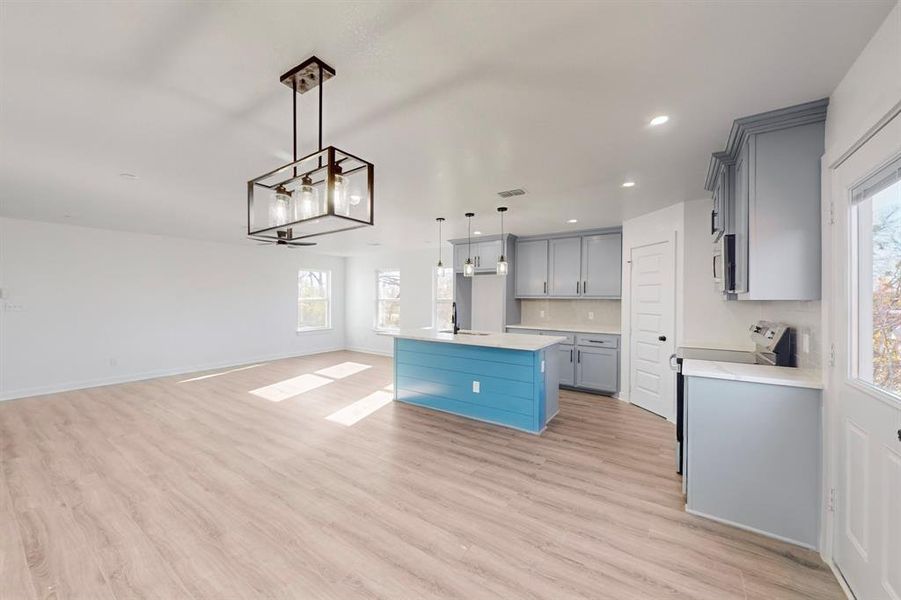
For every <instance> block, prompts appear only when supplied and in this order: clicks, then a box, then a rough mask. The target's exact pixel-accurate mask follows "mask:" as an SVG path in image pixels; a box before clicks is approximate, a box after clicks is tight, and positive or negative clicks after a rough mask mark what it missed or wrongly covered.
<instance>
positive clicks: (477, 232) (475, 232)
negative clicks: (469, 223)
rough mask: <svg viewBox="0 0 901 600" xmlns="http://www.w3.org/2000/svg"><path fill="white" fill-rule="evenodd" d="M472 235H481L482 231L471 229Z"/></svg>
mask: <svg viewBox="0 0 901 600" xmlns="http://www.w3.org/2000/svg"><path fill="white" fill-rule="evenodd" d="M472 235H482V232H481V231H473V232H472Z"/></svg>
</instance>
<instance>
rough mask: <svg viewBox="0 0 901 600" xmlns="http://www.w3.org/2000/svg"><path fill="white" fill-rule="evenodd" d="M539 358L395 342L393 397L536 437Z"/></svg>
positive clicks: (540, 401)
mask: <svg viewBox="0 0 901 600" xmlns="http://www.w3.org/2000/svg"><path fill="white" fill-rule="evenodd" d="M542 354H543V353H542V352H541V351H527V350H510V349H504V348H486V347H476V346H467V345H462V344H446V343H441V342H428V341H421V340H410V339H402V338H396V339H395V352H394V369H395V381H394V389H395V398H396V399H397V400H399V401H401V402H406V403H409V404H416V405H419V406H424V407H427V408H432V409H435V410H440V411H444V412H449V413H453V414H457V415H460V416H464V417H469V418H472V419H477V420H481V421H487V422H490V423H495V424H497V425H504V426H507V427H513V428H515V429H521V430H524V431H528V432H530V433H540V432H541V430H542V429H543V428H544V420H545V411H544V401H545V398H546V394H545V390H544V385H545V380H544V373H542V372H541V366H540V363H541V356H542ZM476 381H477V382H478V385H479V391H478V392H476V391H474V390H473V387H474V386H473V382H476Z"/></svg>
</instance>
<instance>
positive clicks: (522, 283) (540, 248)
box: [513, 240, 547, 297]
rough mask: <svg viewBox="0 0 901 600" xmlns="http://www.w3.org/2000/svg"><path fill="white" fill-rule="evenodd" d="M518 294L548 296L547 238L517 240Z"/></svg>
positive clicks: (516, 270)
mask: <svg viewBox="0 0 901 600" xmlns="http://www.w3.org/2000/svg"><path fill="white" fill-rule="evenodd" d="M513 272H514V274H515V277H516V282H515V285H516V296H517V297H521V296H525V297H535V296H547V240H532V241H527V242H516V260H515V261H514V264H513Z"/></svg>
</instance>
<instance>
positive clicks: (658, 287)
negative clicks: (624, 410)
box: [629, 240, 676, 421]
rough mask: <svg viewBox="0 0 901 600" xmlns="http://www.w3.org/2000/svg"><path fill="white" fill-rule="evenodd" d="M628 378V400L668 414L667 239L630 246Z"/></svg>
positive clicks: (671, 294)
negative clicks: (645, 244)
mask: <svg viewBox="0 0 901 600" xmlns="http://www.w3.org/2000/svg"><path fill="white" fill-rule="evenodd" d="M630 258H631V262H630V266H631V278H630V280H631V281H630V284H629V285H630V295H629V297H630V309H629V310H630V319H629V322H630V330H631V331H630V333H629V340H630V341H629V344H630V348H629V356H630V358H629V371H630V373H629V381H630V390H629V394H630V399H631V401H632V404H637V405H638V406H640V407H642V408H644V409H647V410H649V411H651V412H654V413H657V414H658V415H660V416H662V417H665V418H667V419H669V420H670V421H672V420H673V418H674V415H675V412H676V411H675V406H674V405H673V396H674V391H675V381H674V373H673V371H672V369H671V368H670V365H669V357H670V355H671V354H672V353H673V348H674V344H675V331H674V322H675V315H676V296H675V287H676V281H675V277H676V269H675V264H674V260H673V243H672V241H670V240H667V241H665V242H658V243H654V244H649V245H647V246H639V247H636V248H632V249H631V256H630Z"/></svg>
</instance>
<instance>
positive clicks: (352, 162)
mask: <svg viewBox="0 0 901 600" xmlns="http://www.w3.org/2000/svg"><path fill="white" fill-rule="evenodd" d="M334 76H335V69H333V68H332V67H330V66H329V65H327V64H325V63H324V62H322V61H321V60H319V59H318V58H317V57H315V56H312V57H310V58H308V59H307V60H305V61H304V62H302V63H301V64H299V65H297V66H296V67H294V68H293V69H291V70H290V71H288V72H287V73H285V74H284V75H282V76H281V78H280V81H281V83H282V84H284V85H285V86H287V87H288V88H289V89H290V90H291V91H292V94H291V96H292V110H293V115H292V116H293V122H292V124H293V133H292V135H293V146H294V148H293V151H294V160H293V161H292V162H290V163H288V164H286V165H282V166H280V167H278V168H276V169H274V170H272V171H270V172H268V173H266V174H264V175H260V176H259V177H254V178H253V179H251V180H250V181H248V182H247V235H248V237H250V238H251V239H255V240H259V241H263V242H275V243H278V244H280V245H289V246H292V245H295V246H296V245H303V244H301V243H300V242H299V240H302V239H304V238H309V237H314V236H320V235H327V234H330V233H336V232H338V231H347V230H349V229H357V228H359V227H368V226H372V225H373V223H374V220H373V213H374V209H375V207H374V200H373V183H374V170H375V167H374V166H373V164H372V163H370V162H368V161H366V160H363V159H362V158H360V157H359V156H354V155H353V154H351V153H349V152H345V151H343V150H339V149H338V148H335V147H334V146H325V145H324V144H323V141H322V123H323V119H322V113H323V106H324V102H323V100H324V98H323V88H324V87H325V85H324V84H325V82H326V81H328V80H329V79H331V78H332V77H334ZM312 91H315V92H316V93H317V95H318V96H319V102H318V109H319V123H318V124H319V149H318V150H316V151H315V152H313V153H311V154H308V155H306V156H302V157H301V156H299V153H298V149H299V148H298V139H299V134H298V119H299V107H298V98H299V97H301V96H302V95H303V94H305V93H307V92H312ZM306 244H309V242H307V243H306Z"/></svg>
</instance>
